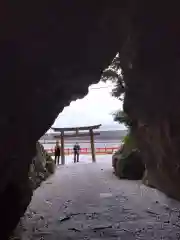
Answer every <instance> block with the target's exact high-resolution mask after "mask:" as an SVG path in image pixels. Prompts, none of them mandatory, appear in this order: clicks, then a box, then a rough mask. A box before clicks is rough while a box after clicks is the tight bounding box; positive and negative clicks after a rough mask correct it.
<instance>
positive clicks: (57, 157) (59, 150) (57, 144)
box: [54, 141, 61, 165]
mask: <svg viewBox="0 0 180 240" xmlns="http://www.w3.org/2000/svg"><path fill="white" fill-rule="evenodd" d="M54 152H55V164H56V165H59V158H60V155H61V147H60V145H59V142H58V141H57V142H56V146H55V150H54Z"/></svg>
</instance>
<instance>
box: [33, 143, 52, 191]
mask: <svg viewBox="0 0 180 240" xmlns="http://www.w3.org/2000/svg"><path fill="white" fill-rule="evenodd" d="M54 171H55V163H54V160H53V159H52V157H51V156H49V154H48V153H47V152H46V151H45V150H44V147H43V146H42V145H41V144H40V143H39V142H37V143H36V156H35V157H34V158H33V161H32V164H31V165H30V170H29V180H30V183H31V187H32V189H33V190H34V189H36V188H37V187H39V186H40V184H41V183H42V182H43V181H45V180H46V179H47V178H48V177H49V176H50V175H51V174H53V173H54Z"/></svg>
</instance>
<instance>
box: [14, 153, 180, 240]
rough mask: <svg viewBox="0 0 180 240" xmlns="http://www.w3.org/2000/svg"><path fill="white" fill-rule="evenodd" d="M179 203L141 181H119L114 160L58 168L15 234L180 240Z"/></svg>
mask: <svg viewBox="0 0 180 240" xmlns="http://www.w3.org/2000/svg"><path fill="white" fill-rule="evenodd" d="M179 209H180V203H179V202H177V201H175V200H172V199H169V198H167V197H165V196H164V194H162V193H160V192H158V191H157V190H155V189H150V188H147V187H145V186H143V185H141V183H140V182H137V181H127V180H118V179H117V178H116V177H115V176H114V175H113V174H112V168H111V156H98V157H97V163H91V161H90V156H89V157H87V156H81V162H80V163H77V164H73V163H72V157H70V158H68V160H67V165H65V166H60V167H58V168H57V171H56V173H55V174H54V175H53V176H52V177H50V178H49V179H48V180H47V181H46V182H44V183H43V184H42V185H41V187H40V188H38V189H37V190H36V191H35V193H34V196H33V199H32V202H31V204H30V206H29V208H28V210H27V212H26V215H25V218H24V219H23V220H22V228H18V230H17V232H19V234H20V235H21V238H20V239H22V240H28V239H34V240H36V239H41V240H42V239H43V240H50V239H51V240H55V239H67V240H71V239H77V240H81V239H86V240H87V239H91V240H97V239H108V240H111V239H119V240H120V239H125V240H126V239H127V240H131V239H143V240H149V239H153V240H155V239H157V240H160V239H163V240H164V239H180V220H179V217H180V215H179Z"/></svg>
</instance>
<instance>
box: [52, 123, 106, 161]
mask: <svg viewBox="0 0 180 240" xmlns="http://www.w3.org/2000/svg"><path fill="white" fill-rule="evenodd" d="M100 126H101V124H99V125H94V126H88V127H71V128H55V127H52V128H51V129H53V130H54V131H55V132H59V133H60V135H59V137H60V138H61V164H65V154H64V137H77V136H90V139H91V153H92V161H93V162H96V156H95V147H94V135H100V133H99V132H93V130H94V129H98V128H99V127H100ZM79 131H89V132H88V133H79ZM64 132H75V134H72V135H69V134H68V135H65V134H64ZM56 137H58V136H56Z"/></svg>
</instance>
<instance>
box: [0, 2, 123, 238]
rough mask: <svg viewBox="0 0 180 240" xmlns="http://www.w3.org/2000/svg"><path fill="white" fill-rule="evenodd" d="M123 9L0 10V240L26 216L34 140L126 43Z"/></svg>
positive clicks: (85, 5) (34, 6)
mask: <svg viewBox="0 0 180 240" xmlns="http://www.w3.org/2000/svg"><path fill="white" fill-rule="evenodd" d="M121 6H122V4H121V3H118V4H116V5H114V4H112V3H111V4H110V3H105V2H104V1H100V2H99V4H97V2H96V1H92V0H91V1H89V0H88V1H77V2H76V1H60V2H57V3H56V2H52V3H49V4H46V3H44V2H42V1H39V2H36V3H33V2H29V3H25V2H21V3H20V2H19V3H17V2H16V3H12V4H10V3H8V2H5V1H2V2H1V3H0V9H1V10H0V11H1V14H0V18H1V21H0V24H1V29H2V32H1V36H2V38H1V43H0V51H1V54H0V62H1V65H0V68H1V70H0V79H1V94H0V110H1V113H0V116H1V117H0V133H1V138H0V146H1V148H0V159H1V164H0V206H1V207H0V211H1V218H2V222H3V219H5V218H6V219H8V220H7V222H6V221H4V223H3V224H2V225H1V229H3V231H4V232H1V235H2V234H5V235H6V234H7V233H8V232H9V231H10V230H12V228H13V227H14V225H15V224H16V222H17V219H18V218H19V215H20V214H19V212H20V211H21V212H23V211H24V208H23V207H22V210H20V208H21V204H20V202H21V197H22V196H21V194H22V191H21V183H24V182H25V179H27V174H28V171H29V166H30V163H31V160H32V157H33V156H34V155H35V152H36V142H37V140H38V139H39V138H40V137H41V136H42V135H43V134H44V132H46V130H48V129H49V127H50V126H51V125H52V123H53V121H54V119H55V118H56V117H57V115H58V114H59V112H60V111H62V110H63V108H64V106H67V105H68V104H69V103H70V101H71V100H74V99H77V98H81V97H83V96H84V95H85V94H86V93H87V91H88V86H89V85H90V84H91V83H93V82H97V81H99V79H100V75H101V72H102V70H103V69H104V68H105V67H107V66H108V64H109V63H110V62H111V59H112V58H113V57H114V55H115V54H116V52H117V51H118V50H119V46H121V43H122V42H123V40H124V38H125V36H126V31H125V32H124V31H117V29H124V26H123V25H124V24H123V21H122V17H123V16H124V10H123V11H121ZM120 12H121V13H122V14H119V13H120ZM23 194H24V192H23ZM8 199H9V200H8ZM12 199H13V207H10V205H12V204H11V201H12ZM28 199H30V198H28ZM8 201H9V202H8ZM27 202H28V201H27ZM25 205H27V204H25ZM12 208H13V209H12ZM12 215H13V216H15V219H13V217H12ZM4 239H5V238H4Z"/></svg>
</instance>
